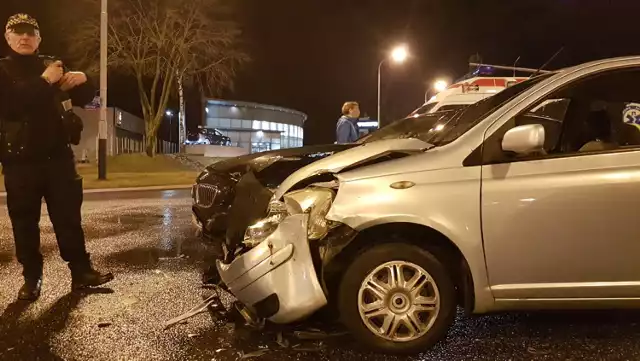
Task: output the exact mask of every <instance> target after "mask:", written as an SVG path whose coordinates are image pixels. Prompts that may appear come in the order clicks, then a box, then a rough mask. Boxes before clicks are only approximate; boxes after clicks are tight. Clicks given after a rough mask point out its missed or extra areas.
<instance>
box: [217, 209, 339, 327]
mask: <svg viewBox="0 0 640 361" xmlns="http://www.w3.org/2000/svg"><path fill="white" fill-rule="evenodd" d="M307 221H308V215H306V214H299V215H293V216H290V217H287V218H286V219H284V220H283V221H282V223H280V225H279V226H278V228H277V229H276V231H275V232H274V233H273V234H271V235H270V236H269V237H268V238H267V239H266V240H265V241H263V242H262V243H260V244H259V245H257V246H256V247H254V248H253V249H251V250H250V251H248V252H246V253H244V254H242V255H240V256H238V257H236V258H235V259H234V260H233V261H232V262H231V263H229V264H225V263H224V262H222V261H221V260H218V261H217V264H216V267H217V269H218V272H219V273H220V277H221V278H222V281H223V282H224V283H225V285H226V286H227V287H228V289H229V291H231V293H232V294H233V295H234V296H236V298H237V299H238V300H239V301H240V302H242V303H244V304H245V305H246V306H248V307H249V308H251V309H252V310H253V311H254V312H256V314H257V315H258V316H261V317H264V318H267V319H269V320H270V321H271V322H274V323H280V324H285V323H291V322H295V321H298V320H301V319H303V318H305V317H307V316H309V315H311V314H313V313H314V312H316V311H317V310H318V309H320V308H322V307H323V306H325V305H326V304H327V298H326V295H325V294H324V291H323V289H322V286H321V285H320V282H319V281H318V276H317V273H316V270H315V268H314V264H313V258H312V255H311V250H310V248H309V243H308V240H307Z"/></svg>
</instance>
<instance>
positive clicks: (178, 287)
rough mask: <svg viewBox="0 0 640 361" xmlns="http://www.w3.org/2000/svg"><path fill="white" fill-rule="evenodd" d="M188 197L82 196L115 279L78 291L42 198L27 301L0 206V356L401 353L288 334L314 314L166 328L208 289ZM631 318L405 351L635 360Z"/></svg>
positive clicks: (487, 332) (500, 328)
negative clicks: (34, 273) (257, 326)
mask: <svg viewBox="0 0 640 361" xmlns="http://www.w3.org/2000/svg"><path fill="white" fill-rule="evenodd" d="M188 197H189V194H188V191H169V192H140V193H138V192H129V193H126V194H118V193H116V194H107V195H97V194H92V195H87V197H86V202H85V205H84V217H85V219H84V221H85V229H86V234H87V242H88V243H87V244H88V249H89V251H90V252H91V254H92V257H93V260H94V262H95V265H96V267H99V268H100V269H109V270H111V271H113V272H115V274H116V280H115V281H114V282H112V283H110V284H109V285H108V288H104V289H100V290H97V291H96V292H94V293H92V294H85V295H74V294H69V293H68V291H69V289H70V281H69V272H68V269H67V268H66V266H65V264H64V263H63V262H62V260H61V259H60V258H59V256H58V254H57V247H56V245H55V237H54V235H53V233H52V229H51V224H50V223H49V221H48V219H47V217H46V209H44V205H43V221H42V233H43V236H42V251H43V253H44V255H45V275H44V276H45V279H44V288H43V295H42V298H41V299H40V300H39V301H38V302H36V303H34V304H32V305H28V304H22V303H15V302H14V298H15V294H16V292H17V290H18V288H19V287H20V284H21V278H20V268H19V265H18V264H17V263H16V262H15V261H14V260H13V245H12V237H11V227H10V223H9V220H8V216H7V213H6V207H5V206H4V205H3V206H1V207H0V280H1V282H0V360H12V361H13V360H29V361H30V360H105V361H106V360H207V361H209V360H219V361H224V360H238V359H251V360H278V361H285V360H301V359H305V360H358V361H377V360H380V361H382V360H404V359H405V358H393V357H386V356H383V355H374V354H371V353H368V352H367V351H366V350H362V349H361V348H359V347H358V346H357V345H356V344H355V343H354V342H353V341H352V340H351V339H350V338H349V337H348V336H336V337H331V338H327V339H324V340H321V341H319V340H301V339H299V338H298V337H295V336H294V335H293V333H292V332H293V331H295V330H306V329H308V328H320V329H326V330H329V328H328V327H327V326H324V325H317V324H313V323H312V322H311V321H310V322H309V323H307V324H304V325H299V326H296V328H294V329H285V330H281V329H277V328H275V327H268V328H267V329H266V330H263V331H259V332H252V331H250V330H248V329H246V328H243V327H237V326H235V325H233V324H232V323H228V322H224V321H219V322H215V323H214V322H213V321H212V319H211V317H210V316H209V315H208V314H204V315H199V316H196V317H195V318H193V319H191V320H189V322H188V323H186V324H180V325H177V326H176V327H174V328H172V329H170V330H167V331H163V330H162V323H163V322H165V321H166V320H168V319H171V318H173V317H175V316H177V315H179V314H181V313H183V312H185V311H187V310H188V309H190V308H191V307H193V306H194V305H196V304H197V303H199V302H200V301H201V299H202V296H203V295H206V294H207V293H208V292H210V291H207V290H203V289H201V287H200V270H201V268H202V267H203V261H204V259H205V257H207V255H208V254H210V253H211V251H210V250H209V249H207V248H206V247H205V246H203V245H202V243H201V242H200V241H199V240H198V239H197V238H196V237H195V233H194V230H193V229H192V226H191V223H190V222H191V218H190V210H189V207H190V200H189V198H188ZM639 326H640V313H639V312H630V311H624V312H622V311H620V312H612V311H603V312H571V313H515V314H506V315H490V316H478V317H471V318H465V317H462V316H461V317H459V319H458V320H457V322H456V324H455V326H454V327H453V329H452V330H451V332H450V333H449V336H448V337H447V339H446V341H445V342H443V343H441V344H439V345H438V346H437V347H436V348H435V349H434V350H431V351H429V352H425V353H424V354H422V355H418V356H416V357H414V358H412V359H413V360H425V361H426V360H637V359H640V327H639ZM330 329H331V331H333V326H332V327H331V328H330ZM281 332H282V337H280V336H279V335H280V333H281ZM278 341H280V342H279V343H278ZM287 343H288V347H286V348H285V347H283V346H287Z"/></svg>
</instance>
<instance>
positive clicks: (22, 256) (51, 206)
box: [3, 158, 90, 279]
mask: <svg viewBox="0 0 640 361" xmlns="http://www.w3.org/2000/svg"><path fill="white" fill-rule="evenodd" d="M3 171H4V175H5V188H6V191H7V207H8V209H9V217H10V218H11V223H12V226H13V236H14V240H15V245H16V256H17V258H18V262H20V263H21V264H22V266H23V269H24V276H25V278H27V279H37V278H39V277H41V276H42V265H43V259H42V254H41V253H40V227H39V222H40V212H41V204H42V199H44V200H45V202H46V204H47V210H48V213H49V218H50V219H51V223H52V224H53V229H54V231H55V234H56V239H57V241H58V247H59V249H60V255H61V256H62V258H63V259H64V260H65V261H67V262H69V267H70V268H71V271H72V272H74V271H75V272H82V271H85V270H87V269H88V268H90V261H89V255H88V254H87V251H86V248H85V240H84V232H83V230H82V218H81V214H80V212H81V208H82V201H83V194H82V177H80V176H79V175H78V173H77V171H76V168H75V163H74V160H73V158H71V159H67V158H63V159H47V160H44V161H40V162H33V163H25V164H11V165H5V167H4V168H3Z"/></svg>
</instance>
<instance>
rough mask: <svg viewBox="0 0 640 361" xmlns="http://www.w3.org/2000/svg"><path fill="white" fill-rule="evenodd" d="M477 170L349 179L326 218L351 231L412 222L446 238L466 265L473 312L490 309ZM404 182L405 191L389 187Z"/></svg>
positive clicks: (341, 184)
mask: <svg viewBox="0 0 640 361" xmlns="http://www.w3.org/2000/svg"><path fill="white" fill-rule="evenodd" d="M479 171H480V170H479V167H469V168H464V167H460V168H451V169H441V170H433V171H423V172H414V173H408V174H392V175H380V176H377V177H371V178H360V179H349V180H348V181H345V180H344V179H341V177H340V176H338V178H339V179H340V186H339V190H338V193H337V195H336V198H335V200H334V202H333V204H332V207H331V209H330V210H329V213H328V214H327V219H329V220H331V221H335V222H339V223H342V224H345V225H347V226H349V227H351V228H353V229H355V230H356V231H359V232H361V231H364V230H366V229H368V228H370V227H374V226H378V225H382V224H387V223H413V224H418V225H422V226H425V227H428V228H431V229H433V230H435V231H437V232H439V233H441V234H442V235H444V236H445V237H447V238H448V239H449V240H450V241H451V242H452V243H453V244H454V245H455V246H456V247H457V248H458V249H459V250H460V252H461V253H462V255H463V257H464V258H465V259H466V261H467V263H468V264H469V268H470V271H471V275H472V278H473V283H474V292H475V301H476V304H475V308H474V311H475V312H484V311H485V310H487V309H490V308H491V306H492V305H493V296H492V294H491V291H490V288H489V280H488V275H487V270H486V263H485V258H484V245H483V241H482V228H481V220H480V179H479ZM397 182H408V183H409V184H413V186H411V187H408V188H405V189H394V188H391V184H394V183H397Z"/></svg>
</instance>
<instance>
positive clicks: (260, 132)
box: [256, 130, 264, 138]
mask: <svg viewBox="0 0 640 361" xmlns="http://www.w3.org/2000/svg"><path fill="white" fill-rule="evenodd" d="M256 135H257V136H258V138H262V137H264V132H263V131H262V130H259V131H258V132H257V133H256Z"/></svg>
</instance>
